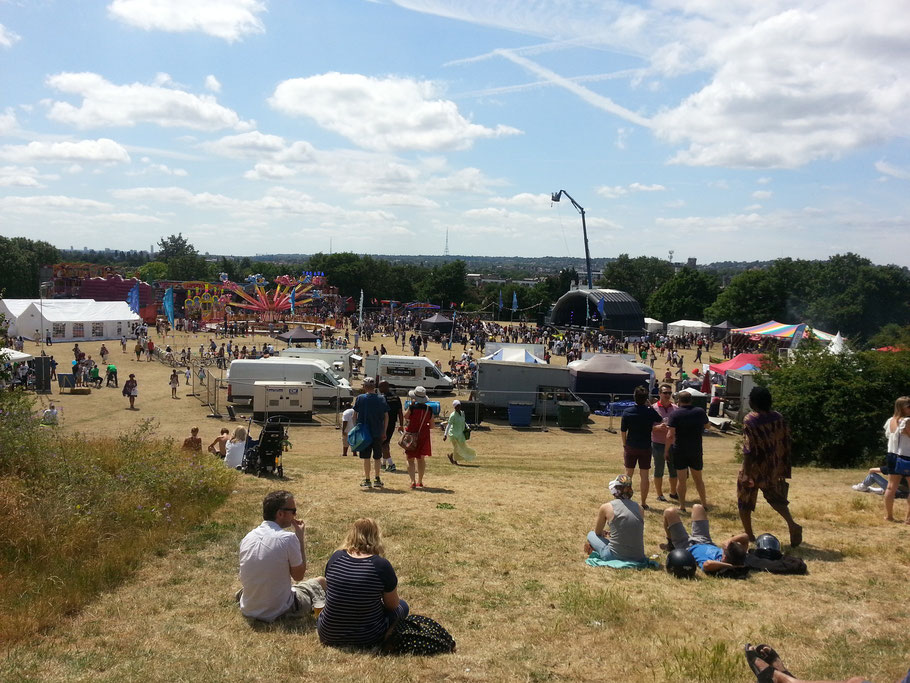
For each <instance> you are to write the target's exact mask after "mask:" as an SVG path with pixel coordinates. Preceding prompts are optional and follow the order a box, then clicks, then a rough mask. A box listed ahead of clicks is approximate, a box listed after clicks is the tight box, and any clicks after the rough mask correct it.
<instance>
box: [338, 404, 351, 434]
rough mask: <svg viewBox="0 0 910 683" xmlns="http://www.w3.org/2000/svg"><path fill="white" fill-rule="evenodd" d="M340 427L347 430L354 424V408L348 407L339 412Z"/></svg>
mask: <svg viewBox="0 0 910 683" xmlns="http://www.w3.org/2000/svg"><path fill="white" fill-rule="evenodd" d="M341 423H342V424H341V428H342V429H343V430H345V431H349V430H350V429H351V427H353V426H354V409H353V408H348V409H347V410H345V411H344V412H343V413H342V414H341Z"/></svg>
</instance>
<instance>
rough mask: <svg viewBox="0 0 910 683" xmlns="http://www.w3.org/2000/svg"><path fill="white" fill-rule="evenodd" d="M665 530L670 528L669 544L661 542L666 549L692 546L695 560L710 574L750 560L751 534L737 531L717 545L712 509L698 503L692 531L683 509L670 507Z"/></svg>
mask: <svg viewBox="0 0 910 683" xmlns="http://www.w3.org/2000/svg"><path fill="white" fill-rule="evenodd" d="M664 530H665V531H666V532H667V544H666V545H661V548H662V549H664V550H673V549H674V548H684V549H688V550H689V552H690V553H692V556H693V557H694V558H695V562H696V563H697V564H698V566H699V567H700V568H701V570H702V571H703V572H705V573H706V574H714V573H717V572H722V571H724V570H726V569H730V568H731V567H743V566H745V563H746V552H747V551H748V549H749V537H748V535H746V534H736V535H735V536H731V537H730V538H728V539H727V540H726V541H724V542H723V543H721V544H720V545H717V544H715V543H714V541H713V540H711V530H710V525H709V523H708V513H707V512H706V511H705V508H704V507H703V506H701V505H699V504H698V503H696V504H695V505H693V506H692V533H691V534H689V533H687V532H686V527H685V525H683V523H682V520H681V519H680V517H679V510H678V509H676V508H674V507H670V508H667V509H666V510H664Z"/></svg>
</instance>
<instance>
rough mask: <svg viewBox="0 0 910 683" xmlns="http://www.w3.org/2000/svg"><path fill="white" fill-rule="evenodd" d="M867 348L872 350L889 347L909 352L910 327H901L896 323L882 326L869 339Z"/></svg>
mask: <svg viewBox="0 0 910 683" xmlns="http://www.w3.org/2000/svg"><path fill="white" fill-rule="evenodd" d="M869 346H870V347H871V348H873V349H879V348H881V347H883V346H891V347H894V348H898V349H903V350H904V351H910V325H903V326H901V325H898V324H897V323H888V324H887V325H884V326H883V327H882V328H881V329H880V330H879V331H878V332H876V333H875V334H874V335H872V337H871V338H870V339H869Z"/></svg>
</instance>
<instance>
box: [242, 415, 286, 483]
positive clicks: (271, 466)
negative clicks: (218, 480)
mask: <svg viewBox="0 0 910 683" xmlns="http://www.w3.org/2000/svg"><path fill="white" fill-rule="evenodd" d="M287 424H288V422H287V421H285V422H282V421H281V418H278V417H271V418H269V419H268V421H267V422H265V424H263V425H262V431H261V432H260V433H259V440H258V441H254V440H253V439H251V438H249V437H247V443H246V450H245V451H244V453H243V462H242V464H241V465H240V468H241V469H242V470H243V471H244V472H246V473H247V474H255V475H256V476H257V477H261V476H262V475H264V474H274V475H276V476H278V477H283V476H284V468H283V467H282V466H281V453H282V451H283V450H284V442H285V440H286V439H287Z"/></svg>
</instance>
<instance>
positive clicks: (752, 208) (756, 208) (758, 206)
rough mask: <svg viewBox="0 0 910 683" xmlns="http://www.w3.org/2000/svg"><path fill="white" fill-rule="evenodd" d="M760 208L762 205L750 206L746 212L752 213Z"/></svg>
mask: <svg viewBox="0 0 910 683" xmlns="http://www.w3.org/2000/svg"><path fill="white" fill-rule="evenodd" d="M760 208H762V207H761V204H749V206H747V207H746V208H745V210H746V211H750V212H751V211H758V210H759V209H760Z"/></svg>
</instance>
